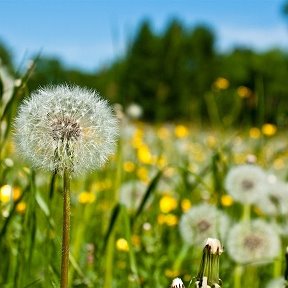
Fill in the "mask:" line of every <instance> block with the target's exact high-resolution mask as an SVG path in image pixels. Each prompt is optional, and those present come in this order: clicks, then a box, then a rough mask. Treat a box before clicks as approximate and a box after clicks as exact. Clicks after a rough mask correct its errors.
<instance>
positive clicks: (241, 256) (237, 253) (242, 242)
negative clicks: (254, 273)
mask: <svg viewBox="0 0 288 288" xmlns="http://www.w3.org/2000/svg"><path fill="white" fill-rule="evenodd" d="M227 251H228V253H229V255H230V257H231V258H232V259H233V260H234V261H236V262H238V263H241V264H248V263H251V264H252V263H255V264H261V262H262V263H266V262H269V261H272V260H273V259H274V258H275V257H276V256H277V255H278V254H279V251H280V239H279V236H278V234H277V232H276V231H275V230H274V228H273V226H271V225H269V224H268V223H266V222H264V221H263V220H254V221H252V222H251V223H247V222H242V223H239V224H236V225H235V226H234V227H232V229H231V230H230V232H229V235H228V240H227Z"/></svg>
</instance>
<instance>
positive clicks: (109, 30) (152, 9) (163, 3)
mask: <svg viewBox="0 0 288 288" xmlns="http://www.w3.org/2000/svg"><path fill="white" fill-rule="evenodd" d="M284 1H285V0H118V1H117V0H106V1H104V0H0V11H1V13H0V14H1V17H0V39H2V40H3V41H4V43H6V44H7V45H8V46H9V48H11V50H12V52H13V54H14V55H15V59H16V63H18V64H19V63H20V62H21V59H23V57H26V58H29V55H33V53H35V52H37V51H39V50H40V49H42V51H43V54H45V55H50V56H58V57H59V58H60V59H62V60H63V62H64V63H65V64H66V65H68V66H70V67H78V68H83V69H86V70H90V71H92V70H94V69H96V68H99V67H101V66H103V65H105V64H107V63H109V61H111V60H112V59H113V58H114V57H115V56H119V55H121V54H122V53H123V52H124V51H125V47H126V44H127V41H128V39H129V38H131V37H132V35H133V33H135V31H136V30H137V27H138V25H139V23H141V21H142V20H143V19H149V20H150V21H151V23H152V25H153V27H154V29H155V30H156V31H161V30H162V29H164V28H165V26H166V24H167V22H169V20H171V19H172V18H175V17H176V18H178V19H180V20H182V21H183V23H184V24H185V25H186V26H187V27H190V26H191V27H192V26H193V25H196V24H199V23H201V24H207V25H209V26H210V27H211V28H212V29H213V30H214V32H215V33H216V37H217V47H218V48H219V49H222V50H225V49H230V48H231V47H233V46H235V45H246V46H249V47H252V48H256V49H261V50H265V49H268V48H271V47H281V48H284V49H288V18H287V19H285V18H284V17H283V15H282V14H281V7H282V6H283V2H284Z"/></svg>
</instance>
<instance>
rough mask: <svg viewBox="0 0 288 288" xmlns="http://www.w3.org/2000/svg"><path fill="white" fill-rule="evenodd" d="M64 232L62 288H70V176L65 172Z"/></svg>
mask: <svg viewBox="0 0 288 288" xmlns="http://www.w3.org/2000/svg"><path fill="white" fill-rule="evenodd" d="M63 184H64V189H63V230H62V259H61V286H60V287H61V288H67V287H68V268H69V241H70V175H69V172H68V171H67V170H64V175H63Z"/></svg>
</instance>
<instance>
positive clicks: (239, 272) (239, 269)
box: [234, 265, 243, 288]
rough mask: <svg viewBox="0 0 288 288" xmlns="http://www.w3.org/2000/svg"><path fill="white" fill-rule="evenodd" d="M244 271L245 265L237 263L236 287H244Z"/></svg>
mask: <svg viewBox="0 0 288 288" xmlns="http://www.w3.org/2000/svg"><path fill="white" fill-rule="evenodd" d="M242 273H243V267H242V266H239V265H237V266H236V267H235V270H234V288H241V287H242V283H241V278H242Z"/></svg>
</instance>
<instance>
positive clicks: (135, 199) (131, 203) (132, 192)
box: [120, 181, 146, 211]
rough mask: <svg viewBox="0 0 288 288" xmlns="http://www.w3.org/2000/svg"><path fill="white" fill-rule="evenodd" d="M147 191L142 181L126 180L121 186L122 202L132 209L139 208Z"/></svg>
mask: <svg viewBox="0 0 288 288" xmlns="http://www.w3.org/2000/svg"><path fill="white" fill-rule="evenodd" d="M145 192H146V186H145V185H144V184H143V183H142V182H140V181H129V182H126V183H124V184H123V185H122V186H121V188H120V203H122V204H124V205H125V206H126V207H127V209H129V210H131V211H134V210H137V209H138V208H139V206H140V204H141V202H142V200H143V197H144V194H145Z"/></svg>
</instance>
